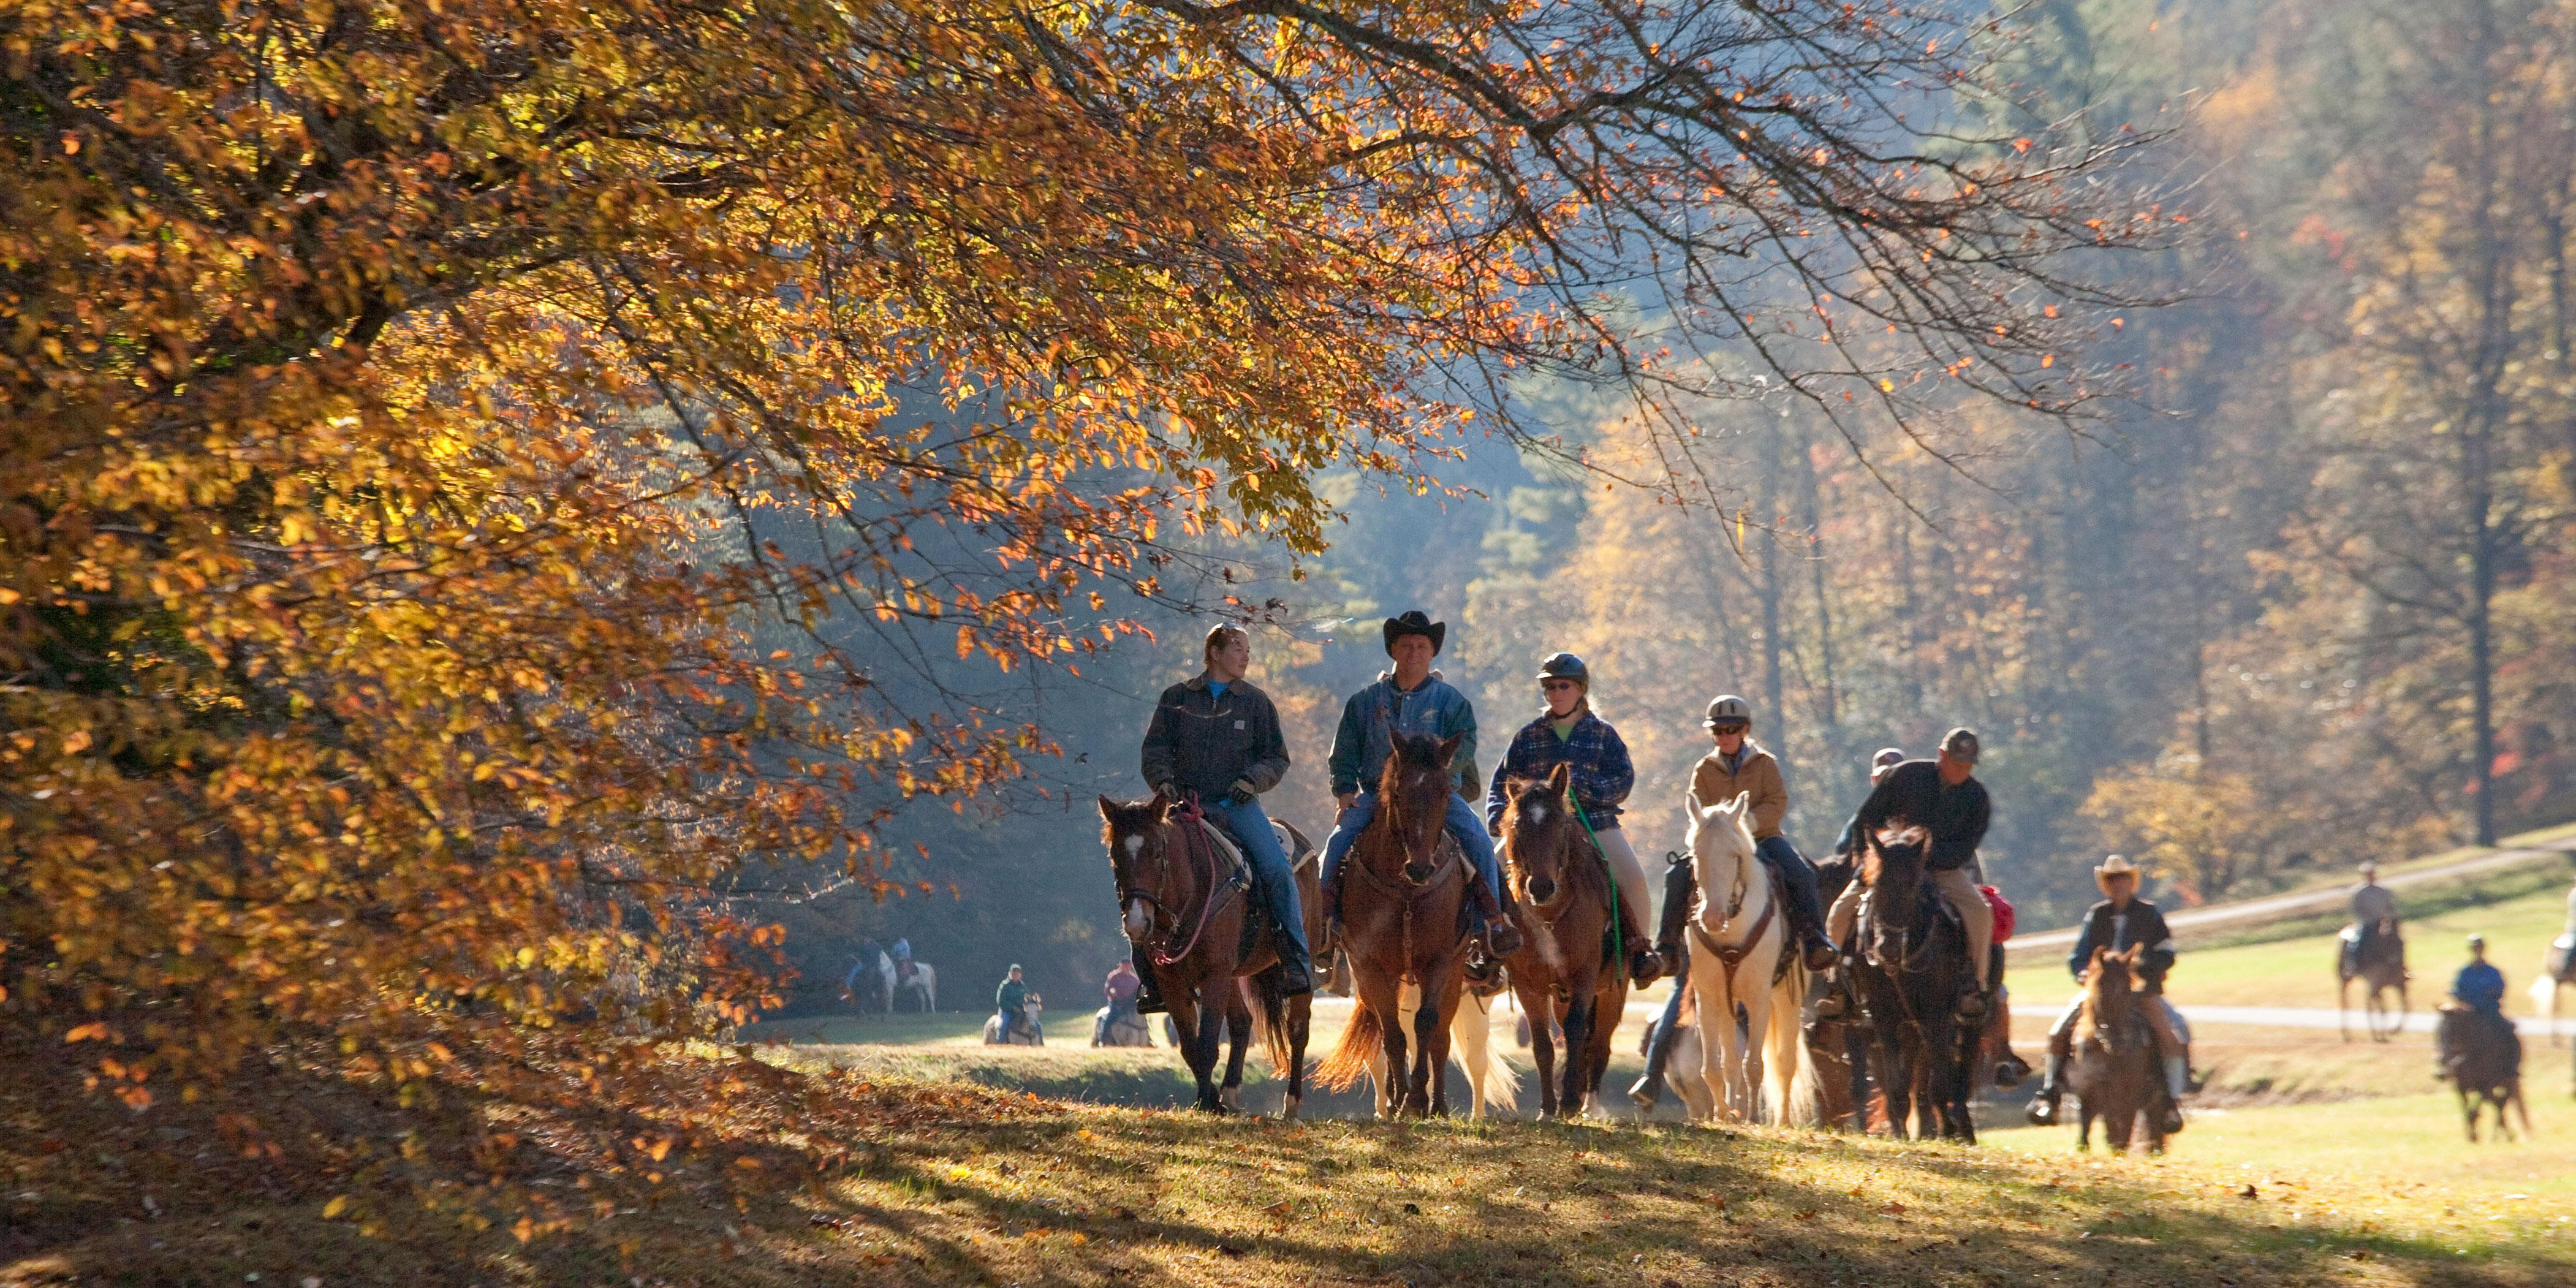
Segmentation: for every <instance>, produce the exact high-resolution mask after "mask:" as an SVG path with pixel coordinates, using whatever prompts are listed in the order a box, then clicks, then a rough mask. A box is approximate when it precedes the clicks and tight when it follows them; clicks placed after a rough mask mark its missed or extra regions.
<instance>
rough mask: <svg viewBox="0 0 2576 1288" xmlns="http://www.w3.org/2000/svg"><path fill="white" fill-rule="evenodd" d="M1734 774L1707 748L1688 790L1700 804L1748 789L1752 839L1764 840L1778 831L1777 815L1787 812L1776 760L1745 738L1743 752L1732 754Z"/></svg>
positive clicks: (1785, 791)
mask: <svg viewBox="0 0 2576 1288" xmlns="http://www.w3.org/2000/svg"><path fill="white" fill-rule="evenodd" d="M1736 761H1737V766H1736V770H1735V772H1734V773H1731V774H1730V773H1728V772H1726V758H1725V757H1723V756H1721V755H1719V754H1718V753H1716V752H1714V751H1711V752H1710V753H1708V754H1707V755H1705V756H1702V757H1700V760H1699V768H1697V769H1694V770H1692V771H1691V791H1692V792H1694V793H1696V794H1697V795H1698V796H1699V801H1700V804H1702V805H1720V804H1724V803H1725V802H1727V801H1731V800H1734V799H1735V794H1736V793H1737V792H1751V793H1752V794H1753V800H1752V801H1751V805H1752V808H1753V839H1754V840H1757V841H1767V840H1769V839H1771V838H1772V837H1775V836H1778V835H1779V834H1780V816H1781V815H1783V814H1786V813H1788V812H1789V785H1788V784H1787V783H1784V782H1782V781H1780V762H1779V761H1777V760H1774V759H1772V758H1771V753H1770V752H1767V751H1764V750H1762V747H1761V744H1759V743H1756V742H1754V741H1753V740H1752V739H1750V738H1747V739H1745V740H1744V754H1742V755H1740V756H1738V757H1736Z"/></svg>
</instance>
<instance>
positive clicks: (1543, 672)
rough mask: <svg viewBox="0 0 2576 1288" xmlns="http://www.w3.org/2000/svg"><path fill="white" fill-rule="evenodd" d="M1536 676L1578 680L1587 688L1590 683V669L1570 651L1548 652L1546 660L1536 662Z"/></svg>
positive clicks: (1545, 678)
mask: <svg viewBox="0 0 2576 1288" xmlns="http://www.w3.org/2000/svg"><path fill="white" fill-rule="evenodd" d="M1538 678H1540V679H1542V680H1580V681H1582V682H1583V684H1584V687H1586V688H1589V687H1591V684H1592V669H1591V668H1590V667H1587V666H1585V665H1584V664H1583V659H1582V658H1579V657H1576V656H1575V655H1573V654H1572V653H1550V654H1548V655H1547V660H1546V661H1544V662H1541V663H1539V664H1538Z"/></svg>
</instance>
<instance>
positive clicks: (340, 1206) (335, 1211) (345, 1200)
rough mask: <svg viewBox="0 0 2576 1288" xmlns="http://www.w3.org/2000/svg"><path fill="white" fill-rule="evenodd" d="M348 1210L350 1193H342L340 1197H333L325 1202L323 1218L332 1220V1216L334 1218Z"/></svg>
mask: <svg viewBox="0 0 2576 1288" xmlns="http://www.w3.org/2000/svg"><path fill="white" fill-rule="evenodd" d="M348 1210H349V1196H348V1195H346V1194H343V1195H340V1196H339V1197H337V1198H334V1199H332V1200H331V1201H330V1202H328V1203H325V1204H323V1205H322V1219H323V1220H325V1221H328V1220H331V1219H332V1218H334V1217H336V1216H338V1215H340V1214H341V1213H343V1212H346V1211H348Z"/></svg>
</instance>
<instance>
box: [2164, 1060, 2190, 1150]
mask: <svg viewBox="0 0 2576 1288" xmlns="http://www.w3.org/2000/svg"><path fill="white" fill-rule="evenodd" d="M2164 1066H2165V1103H2164V1109H2163V1115H2164V1121H2163V1123H2162V1124H2161V1125H2162V1126H2163V1128H2164V1132H2165V1134H2166V1135H2168V1136H2170V1135H2173V1134H2174V1133H2175V1132H2178V1131H2181V1130H2182V1098H2183V1097H2184V1096H2187V1095H2190V1094H2191V1061H2190V1059H2188V1058H2187V1057H2184V1056H2178V1055H2169V1056H2166V1057H2165V1059H2164Z"/></svg>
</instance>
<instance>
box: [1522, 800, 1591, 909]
mask: <svg viewBox="0 0 2576 1288" xmlns="http://www.w3.org/2000/svg"><path fill="white" fill-rule="evenodd" d="M1573 781H1574V774H1573V767H1572V766H1570V765H1565V764H1559V765H1558V766H1557V767H1556V768H1555V769H1554V770H1552V771H1550V772H1549V774H1548V776H1547V777H1545V778H1515V779H1513V780H1512V781H1511V785H1510V787H1509V788H1508V789H1507V791H1508V792H1509V794H1510V796H1511V804H1510V805H1509V806H1508V807H1507V808H1506V809H1505V810H1504V811H1503V852H1504V854H1505V855H1506V856H1508V857H1509V858H1510V860H1511V865H1512V879H1513V880H1515V881H1517V882H1518V883H1519V884H1520V888H1521V894H1522V896H1523V897H1524V898H1526V899H1528V900H1529V902H1530V905H1531V906H1532V907H1535V908H1538V909H1540V910H1541V911H1542V914H1543V915H1552V914H1547V913H1546V910H1547V909H1549V908H1551V907H1553V906H1554V905H1555V904H1556V903H1558V902H1559V901H1560V900H1562V899H1563V898H1564V897H1565V896H1566V895H1567V893H1569V892H1570V891H1571V890H1572V889H1573V885H1574V883H1573V881H1572V879H1571V872H1570V871H1569V869H1568V868H1567V866H1566V865H1567V863H1568V862H1569V861H1570V860H1571V858H1572V856H1573V855H1574V854H1575V853H1576V844H1575V843H1576V842H1577V841H1580V840H1582V839H1583V824H1582V821H1581V820H1579V819H1577V818H1576V817H1575V814H1574V797H1573V794H1572V790H1571V789H1572V787H1573Z"/></svg>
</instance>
